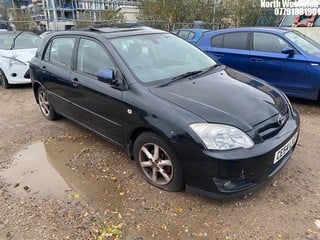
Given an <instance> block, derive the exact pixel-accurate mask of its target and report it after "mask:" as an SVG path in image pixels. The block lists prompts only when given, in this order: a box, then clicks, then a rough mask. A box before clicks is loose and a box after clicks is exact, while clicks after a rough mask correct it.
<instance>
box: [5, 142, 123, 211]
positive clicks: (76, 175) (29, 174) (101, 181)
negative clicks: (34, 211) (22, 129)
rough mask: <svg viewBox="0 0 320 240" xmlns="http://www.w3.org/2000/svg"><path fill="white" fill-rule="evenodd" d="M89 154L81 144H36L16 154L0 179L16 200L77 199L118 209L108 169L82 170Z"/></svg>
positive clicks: (114, 183)
mask: <svg viewBox="0 0 320 240" xmlns="http://www.w3.org/2000/svg"><path fill="white" fill-rule="evenodd" d="M89 150H90V147H89V145H87V144H86V143H84V142H70V141H49V142H36V143H33V144H31V145H29V146H27V147H26V148H24V149H23V150H21V151H20V152H18V153H17V154H16V155H15V157H14V161H13V163H12V166H11V167H10V168H8V169H6V170H5V171H4V172H2V173H0V176H1V178H3V179H4V180H5V181H6V182H7V183H9V184H10V187H9V191H11V192H12V194H16V195H18V196H19V197H29V196H32V197H38V198H40V197H41V198H44V197H49V198H56V199H63V198H66V197H67V198H80V197H81V198H85V199H87V200H88V201H90V202H92V203H93V204H94V205H96V206H98V207H102V208H105V207H112V208H113V209H119V208H121V204H122V192H123V189H120V187H119V186H120V184H119V180H118V179H117V177H115V176H114V175H113V174H110V172H109V171H110V170H109V169H106V170H105V169H103V170H102V171H100V170H99V171H98V170H97V171H95V170H94V166H93V167H91V168H88V167H86V164H87V163H86V161H90V160H89V158H90V154H89V152H90V151H89Z"/></svg>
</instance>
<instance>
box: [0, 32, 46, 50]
mask: <svg viewBox="0 0 320 240" xmlns="http://www.w3.org/2000/svg"><path fill="white" fill-rule="evenodd" d="M41 41H42V39H41V38H40V37H39V36H37V35H34V34H30V33H14V34H3V35H0V49H4V50H9V49H25V48H38V46H39V45H40V43H41Z"/></svg>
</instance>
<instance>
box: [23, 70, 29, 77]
mask: <svg viewBox="0 0 320 240" xmlns="http://www.w3.org/2000/svg"><path fill="white" fill-rule="evenodd" d="M23 77H24V78H30V70H29V69H28V71H26V73H25V74H24V76H23Z"/></svg>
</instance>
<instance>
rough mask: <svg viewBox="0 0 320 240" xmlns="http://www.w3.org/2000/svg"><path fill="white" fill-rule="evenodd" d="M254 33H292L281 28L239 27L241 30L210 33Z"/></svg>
mask: <svg viewBox="0 0 320 240" xmlns="http://www.w3.org/2000/svg"><path fill="white" fill-rule="evenodd" d="M244 31H248V32H254V31H261V32H273V33H280V34H281V33H285V32H291V31H294V30H292V29H287V28H281V27H241V28H227V29H220V30H213V31H210V33H215V34H219V33H227V32H244Z"/></svg>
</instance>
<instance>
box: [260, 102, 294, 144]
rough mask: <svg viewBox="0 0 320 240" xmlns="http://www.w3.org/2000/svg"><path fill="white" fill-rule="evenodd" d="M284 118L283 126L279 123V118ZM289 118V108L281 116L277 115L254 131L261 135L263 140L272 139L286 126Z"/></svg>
mask: <svg viewBox="0 0 320 240" xmlns="http://www.w3.org/2000/svg"><path fill="white" fill-rule="evenodd" d="M280 115H281V116H283V122H282V124H280V123H279V117H280ZM288 118H289V111H288V108H286V109H285V110H284V111H283V112H281V114H277V115H275V116H273V117H271V118H269V119H268V120H266V121H264V122H262V123H259V124H257V125H256V126H255V127H254V129H255V130H256V132H257V133H258V134H259V136H260V137H261V139H263V140H266V139H268V138H271V137H273V136H275V135H276V134H277V133H278V132H279V131H280V130H281V129H282V127H283V126H284V125H285V124H286V122H287V120H288Z"/></svg>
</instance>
